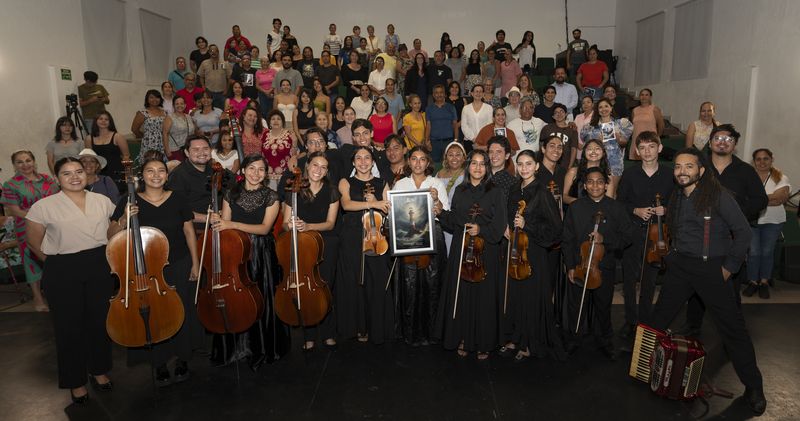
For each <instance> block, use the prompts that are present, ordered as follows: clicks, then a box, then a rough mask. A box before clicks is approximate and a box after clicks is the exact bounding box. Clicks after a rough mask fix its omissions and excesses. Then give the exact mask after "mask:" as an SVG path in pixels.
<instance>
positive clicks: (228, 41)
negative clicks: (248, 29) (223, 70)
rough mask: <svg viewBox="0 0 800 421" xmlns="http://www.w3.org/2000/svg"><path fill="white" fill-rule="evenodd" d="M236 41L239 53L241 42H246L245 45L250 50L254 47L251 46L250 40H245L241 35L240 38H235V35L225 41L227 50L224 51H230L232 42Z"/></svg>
mask: <svg viewBox="0 0 800 421" xmlns="http://www.w3.org/2000/svg"><path fill="white" fill-rule="evenodd" d="M234 39H235V40H236V47H235V48H236V51H239V41H244V45H245V47H246V48H247V49H248V50H250V48H251V47H252V45H251V44H250V40H249V39H247V38H245V36H244V35H240V36H239V38H234V37H233V35H231V36H230V37H228V39H226V40H225V48H224V49H223V50H224V51H228V49H229V48H231V41H233V40H234Z"/></svg>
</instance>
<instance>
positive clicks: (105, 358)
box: [42, 246, 113, 389]
mask: <svg viewBox="0 0 800 421" xmlns="http://www.w3.org/2000/svg"><path fill="white" fill-rule="evenodd" d="M105 253H106V248H105V246H102V247H98V248H95V249H91V250H84V251H81V252H78V253H72V254H57V255H54V256H48V257H47V260H45V262H44V273H43V275H42V286H43V287H44V290H45V293H46V294H47V301H48V302H49V303H50V314H51V315H52V317H53V327H54V330H55V334H56V353H57V355H58V387H60V388H62V389H74V388H78V387H81V386H83V385H84V384H86V374H87V372H88V373H89V374H92V375H95V376H99V375H101V374H106V373H108V372H109V371H110V370H111V339H109V337H108V334H107V333H106V316H107V315H108V307H109V302H108V300H109V299H110V298H111V294H112V292H113V291H112V280H111V275H110V274H109V273H110V270H109V267H108V263H107V262H106V254H105Z"/></svg>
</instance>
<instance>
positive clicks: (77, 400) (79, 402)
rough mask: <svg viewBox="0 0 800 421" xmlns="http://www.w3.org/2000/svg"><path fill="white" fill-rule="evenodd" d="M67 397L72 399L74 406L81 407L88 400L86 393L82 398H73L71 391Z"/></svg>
mask: <svg viewBox="0 0 800 421" xmlns="http://www.w3.org/2000/svg"><path fill="white" fill-rule="evenodd" d="M69 397H70V398H72V403H74V404H76V405H83V404H85V403H86V401H88V400H89V392H88V391H87V392H86V394H85V395H83V396H75V395H73V394H72V391H71V390H70V391H69Z"/></svg>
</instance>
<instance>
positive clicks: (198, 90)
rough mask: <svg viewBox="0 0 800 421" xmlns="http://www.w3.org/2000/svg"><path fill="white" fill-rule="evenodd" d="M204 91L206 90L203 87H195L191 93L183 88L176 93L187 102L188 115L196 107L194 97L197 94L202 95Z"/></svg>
mask: <svg viewBox="0 0 800 421" xmlns="http://www.w3.org/2000/svg"><path fill="white" fill-rule="evenodd" d="M204 91H205V89H203V88H202V87H198V86H195V88H194V89H193V90H192V92H191V93H190V92H189V91H187V90H186V88H183V89H181V90H179V91H178V92H175V93H176V94H177V95H178V96H179V97H181V98H183V99H184V100H185V101H186V112H187V113H188V112H189V111H191V110H192V109H194V107H195V106H196V104H195V102H194V96H195V95H197V94H202V93H203V92H204Z"/></svg>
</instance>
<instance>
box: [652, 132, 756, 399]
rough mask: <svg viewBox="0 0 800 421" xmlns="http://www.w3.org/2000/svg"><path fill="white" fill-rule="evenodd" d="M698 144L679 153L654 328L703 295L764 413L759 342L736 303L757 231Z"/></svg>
mask: <svg viewBox="0 0 800 421" xmlns="http://www.w3.org/2000/svg"><path fill="white" fill-rule="evenodd" d="M704 161H705V159H704V157H703V156H702V155H701V152H699V151H698V150H696V149H693V148H687V149H684V150H682V151H680V152H678V154H677V155H676V156H675V161H674V162H675V170H674V174H675V181H676V182H677V183H678V187H680V189H679V190H677V191H675V192H674V193H673V197H672V200H670V204H669V207H668V209H667V215H668V219H669V225H670V232H671V235H672V250H671V251H670V253H669V254H668V255H667V257H666V259H665V260H666V268H667V270H666V279H665V280H664V284H663V286H662V288H661V294H660V295H659V298H658V303H657V304H656V307H655V310H654V311H653V315H652V317H651V320H650V324H651V326H652V327H654V328H656V329H660V330H666V329H667V328H668V327H669V325H670V322H672V320H673V319H674V318H675V316H676V315H677V314H678V311H679V310H680V308H681V306H683V303H684V302H686V300H687V299H688V298H689V297H690V296H691V295H692V294H695V293H696V294H697V295H699V296H700V297H701V298H702V299H703V301H704V302H705V303H706V304H707V305H708V308H709V309H710V310H711V311H712V312H713V313H714V316H715V317H714V321H715V323H716V324H717V326H718V328H719V334H720V336H721V337H722V342H723V344H724V346H725V349H726V350H727V352H728V355H730V358H731V362H732V363H733V368H734V369H735V370H736V374H737V375H738V376H739V380H740V381H741V382H742V383H743V384H744V385H745V387H746V389H745V392H744V399H745V400H746V402H747V404H748V405H749V406H750V409H752V410H753V412H755V413H756V414H758V415H760V414H762V413H764V410H765V409H766V407H767V401H766V398H765V397H764V390H763V381H762V378H761V372H760V371H759V369H758V366H757V365H756V355H755V350H754V349H753V342H752V341H751V340H750V335H749V334H748V333H747V327H746V326H745V323H744V317H743V315H742V311H741V308H740V306H739V305H738V304H737V302H736V298H735V297H736V296H738V293H739V291H738V290H736V288H735V286H734V284H733V282H731V274H734V273H736V272H738V271H739V270H740V268H741V266H742V264H743V263H744V261H745V259H746V257H747V249H748V248H749V246H750V238H751V236H752V232H751V231H750V225H749V224H748V223H747V219H746V218H745V216H744V215H743V214H742V211H741V210H740V208H739V206H737V204H736V202H735V201H734V199H733V197H731V195H730V194H729V193H728V192H727V191H726V190H725V189H724V188H723V186H722V185H720V183H719V181H717V177H716V174H715V173H714V171H711V170H709V169H707V168H706V164H705V162H704Z"/></svg>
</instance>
